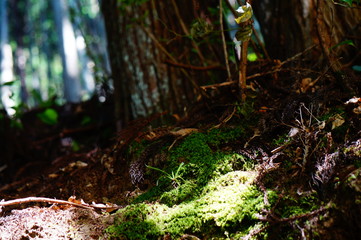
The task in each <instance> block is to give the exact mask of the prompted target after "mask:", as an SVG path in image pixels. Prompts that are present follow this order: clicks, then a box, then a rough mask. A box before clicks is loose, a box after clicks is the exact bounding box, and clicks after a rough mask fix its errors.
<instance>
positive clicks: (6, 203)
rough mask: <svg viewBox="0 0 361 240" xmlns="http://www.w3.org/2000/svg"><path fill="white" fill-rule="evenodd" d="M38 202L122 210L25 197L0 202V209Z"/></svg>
mask: <svg viewBox="0 0 361 240" xmlns="http://www.w3.org/2000/svg"><path fill="white" fill-rule="evenodd" d="M39 202H45V203H52V204H62V205H71V206H75V207H79V208H85V209H95V208H96V209H120V208H122V206H118V205H114V206H106V205H104V204H87V203H76V202H71V201H66V200H59V199H52V198H46V197H27V198H18V199H14V200H9V201H4V200H3V201H1V202H0V207H5V206H12V205H19V204H24V203H39Z"/></svg>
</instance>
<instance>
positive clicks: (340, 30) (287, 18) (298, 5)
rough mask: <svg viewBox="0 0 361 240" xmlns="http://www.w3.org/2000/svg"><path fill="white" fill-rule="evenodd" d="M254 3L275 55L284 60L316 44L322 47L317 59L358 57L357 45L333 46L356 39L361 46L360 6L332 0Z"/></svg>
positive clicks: (281, 0) (316, 53)
mask: <svg viewBox="0 0 361 240" xmlns="http://www.w3.org/2000/svg"><path fill="white" fill-rule="evenodd" d="M252 5H253V8H254V12H255V16H256V18H257V19H258V21H259V23H260V25H261V30H262V34H263V37H264V39H265V45H266V48H267V51H268V53H269V55H270V56H271V58H274V59H282V60H284V59H286V58H289V57H291V56H294V55H295V54H296V53H299V52H302V51H303V50H305V49H306V48H307V47H310V46H312V45H314V44H316V45H317V46H320V47H319V48H316V49H315V51H313V55H312V56H311V57H312V58H313V59H320V58H324V59H328V60H330V61H333V62H334V61H336V62H337V61H338V60H336V59H338V58H339V57H340V56H342V58H343V59H342V61H343V62H347V61H350V60H351V59H352V58H353V57H354V53H355V47H352V46H350V45H347V44H344V45H341V46H339V47H335V48H332V47H334V46H336V45H337V44H339V43H341V42H343V41H345V40H352V41H353V42H354V43H355V45H356V48H357V49H360V46H361V44H360V38H359V36H360V32H361V26H360V22H361V11H360V9H357V8H347V7H344V6H340V5H335V4H334V3H333V2H332V1H331V0H274V1H253V4H252ZM321 53H322V54H321ZM336 65H337V64H336ZM335 67H336V66H335Z"/></svg>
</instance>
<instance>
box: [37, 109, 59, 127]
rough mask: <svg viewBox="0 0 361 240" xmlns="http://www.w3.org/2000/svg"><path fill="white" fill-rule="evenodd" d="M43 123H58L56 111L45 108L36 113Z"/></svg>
mask: <svg viewBox="0 0 361 240" xmlns="http://www.w3.org/2000/svg"><path fill="white" fill-rule="evenodd" d="M36 116H37V117H38V118H39V119H40V120H41V121H42V122H43V123H46V124H48V125H55V124H57V123H58V112H57V111H56V110H55V109H53V108H47V109H45V110H44V111H43V112H41V113H38V114H37V115H36Z"/></svg>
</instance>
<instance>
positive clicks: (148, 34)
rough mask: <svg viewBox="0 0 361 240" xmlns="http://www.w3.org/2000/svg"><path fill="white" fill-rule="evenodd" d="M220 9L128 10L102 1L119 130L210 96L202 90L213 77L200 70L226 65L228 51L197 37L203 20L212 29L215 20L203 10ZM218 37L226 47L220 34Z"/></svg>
mask: <svg viewBox="0 0 361 240" xmlns="http://www.w3.org/2000/svg"><path fill="white" fill-rule="evenodd" d="M217 4H218V1H217V0H215V1H213V0H212V1H205V0H200V1H195V0H193V1H192V0H169V1H155V0H149V1H147V2H146V3H143V4H136V3H134V4H128V5H126V4H125V3H120V1H116V0H109V1H102V12H103V15H104V18H105V23H106V30H107V37H108V49H109V55H110V61H111V67H112V78H113V81H114V89H115V93H114V94H115V102H116V106H115V107H116V109H115V111H116V118H117V120H118V129H119V128H121V127H122V126H124V125H126V124H127V122H128V121H129V120H131V119H134V118H138V117H141V116H148V115H150V114H152V113H156V112H163V111H168V112H170V113H181V112H183V111H184V110H185V108H186V107H187V106H189V105H190V104H191V103H193V102H194V101H195V99H196V98H197V97H198V96H201V95H202V94H204V93H203V92H202V90H201V89H200V87H199V86H200V85H203V84H207V83H212V79H211V77H210V74H209V72H207V71H201V70H195V69H197V67H204V66H207V65H211V63H212V64H214V63H219V62H223V61H224V57H223V55H222V47H221V46H222V45H221V44H210V43H209V42H207V41H208V40H207V38H201V39H200V40H198V39H197V37H194V36H192V34H194V32H192V26H193V25H192V24H193V23H194V21H195V20H199V21H200V19H201V20H202V21H204V23H206V24H205V25H207V24H208V25H207V26H210V25H212V21H213V20H212V19H213V16H211V15H210V14H209V13H207V12H205V11H203V10H204V9H207V7H212V6H217ZM214 19H217V20H218V16H214ZM216 34H219V36H218V39H219V41H221V36H220V33H219V32H217V33H216ZM201 40H202V41H203V43H201ZM183 66H189V67H190V68H186V67H183ZM192 67H195V68H192ZM198 69H200V68H198ZM217 73H219V71H218V72H217V71H216V72H215V73H213V75H214V76H215V78H216V76H217ZM195 74H197V80H195V79H196V78H195V77H194V76H195ZM225 74H226V73H225V71H224V70H222V71H221V73H220V75H221V76H222V77H220V78H219V81H224V80H225V79H226V75H225ZM220 75H219V74H218V76H220Z"/></svg>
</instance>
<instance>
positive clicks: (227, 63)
mask: <svg viewBox="0 0 361 240" xmlns="http://www.w3.org/2000/svg"><path fill="white" fill-rule="evenodd" d="M222 3H223V0H219V22H220V24H221V35H222V44H223V52H224V59H225V61H226V68H227V76H228V81H232V75H231V70H230V68H229V61H228V51H227V44H226V37H225V36H224V24H223V4H222Z"/></svg>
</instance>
